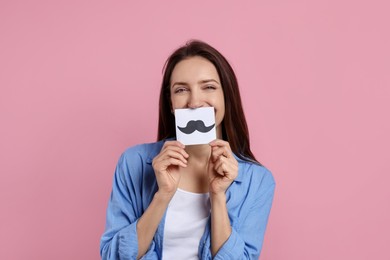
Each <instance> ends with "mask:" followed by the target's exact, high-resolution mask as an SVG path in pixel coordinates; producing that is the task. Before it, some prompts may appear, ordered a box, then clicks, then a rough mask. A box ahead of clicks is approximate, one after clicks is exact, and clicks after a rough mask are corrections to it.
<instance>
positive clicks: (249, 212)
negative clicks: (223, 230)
mask: <svg viewBox="0 0 390 260" xmlns="http://www.w3.org/2000/svg"><path fill="white" fill-rule="evenodd" d="M163 144H164V141H160V142H156V143H150V144H142V145H137V146H134V147H130V148H128V149H127V150H126V151H125V152H124V153H123V154H122V155H121V157H120V159H119V161H118V164H117V166H116V169H115V174H114V179H113V187H112V192H111V197H110V200H109V203H108V208H107V220H106V228H105V231H104V234H103V236H102V238H101V242H100V254H101V256H102V259H112V260H114V259H122V260H123V259H125V260H127V259H136V257H137V254H138V239H137V228H136V225H137V221H138V219H139V218H140V217H141V216H142V214H143V213H144V212H145V210H146V209H147V208H148V206H149V204H150V202H151V201H152V199H153V196H154V194H155V192H156V191H157V189H158V186H157V182H156V178H155V175H154V170H153V168H152V160H153V158H154V157H155V156H156V155H157V154H158V153H159V152H160V150H161V148H162V145H163ZM236 159H237V161H238V164H239V172H238V176H237V178H236V179H235V180H234V181H233V183H232V184H231V185H230V187H229V188H228V190H227V191H226V204H227V209H228V215H229V219H230V223H231V226H232V233H231V235H230V237H229V238H228V240H227V241H226V242H225V243H224V244H223V245H222V247H221V248H220V249H219V251H218V252H217V254H216V255H215V256H214V259H224V260H226V259H258V257H259V255H260V251H261V247H262V244H263V238H264V233H265V229H266V225H267V221H268V216H269V213H270V210H271V205H272V200H273V195H274V189H275V181H274V178H273V176H272V174H271V172H270V171H268V170H267V169H266V168H264V167H263V166H260V165H258V164H255V163H251V162H247V161H244V160H241V159H239V158H238V157H236ZM165 214H166V213H165ZM164 223H165V215H164V217H163V218H162V220H161V222H160V224H159V226H158V228H157V231H156V234H155V236H154V238H153V241H152V243H151V245H150V247H149V249H148V251H147V253H146V254H145V255H144V256H143V258H142V259H161V258H162V251H163V248H162V245H163V239H164V236H163V235H164ZM210 229H211V226H210V218H209V221H208V223H207V225H206V228H205V232H204V234H203V236H202V238H201V240H200V242H199V248H198V255H199V259H212V254H211V241H210V239H211V236H210Z"/></svg>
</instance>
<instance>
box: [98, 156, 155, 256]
mask: <svg viewBox="0 0 390 260" xmlns="http://www.w3.org/2000/svg"><path fill="white" fill-rule="evenodd" d="M133 157H137V156H132V157H131V158H126V154H125V153H124V154H122V156H121V157H120V159H119V161H118V164H117V166H116V169H115V174H114V178H113V185H112V191H111V196H110V200H109V202H108V208H107V216H106V227H105V231H104V233H103V235H102V238H101V241H100V255H101V257H102V259H104V260H106V259H107V260H116V259H121V260H130V259H136V257H137V254H138V236H137V221H138V218H139V217H140V216H141V215H142V212H141V207H140V204H141V200H140V199H139V197H140V195H139V194H140V191H139V190H138V189H139V187H140V184H139V181H140V180H139V179H140V178H141V177H140V176H137V175H140V174H141V173H140V172H139V169H137V167H138V166H137V165H139V164H140V161H139V160H141V158H140V157H139V156H138V158H133ZM137 160H138V161H137ZM132 171H135V172H132ZM131 174H132V175H131ZM153 243H154V242H152V244H153ZM153 247H154V246H153V245H151V248H153Z"/></svg>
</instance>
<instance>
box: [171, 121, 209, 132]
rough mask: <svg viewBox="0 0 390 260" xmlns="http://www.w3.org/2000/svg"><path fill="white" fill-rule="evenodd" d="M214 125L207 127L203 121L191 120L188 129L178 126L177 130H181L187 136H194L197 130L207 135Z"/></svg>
mask: <svg viewBox="0 0 390 260" xmlns="http://www.w3.org/2000/svg"><path fill="white" fill-rule="evenodd" d="M214 125H215V124H212V125H211V126H205V124H204V122H203V121H202V120H190V121H188V123H187V126H186V127H180V126H177V128H179V130H180V131H182V132H183V133H185V134H192V133H193V132H195V130H198V131H199V132H201V133H207V132H208V131H210V130H211V129H213V128H214Z"/></svg>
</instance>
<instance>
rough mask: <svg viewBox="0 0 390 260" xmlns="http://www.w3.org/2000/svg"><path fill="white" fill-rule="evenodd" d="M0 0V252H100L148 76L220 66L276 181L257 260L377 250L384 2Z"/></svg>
mask: <svg viewBox="0 0 390 260" xmlns="http://www.w3.org/2000/svg"><path fill="white" fill-rule="evenodd" d="M138 2H141V1H86V0H78V1H48V0H47V1H26V0H25V1H1V3H0V37H1V40H0V87H1V91H0V173H1V175H0V178H1V179H0V205H1V214H0V259H57V260H62V259H99V253H98V252H99V239H100V236H101V234H102V232H103V229H104V223H105V210H106V206H107V202H108V198H109V194H110V190H111V181H112V175H113V172H114V168H115V165H116V162H117V160H118V158H119V156H120V154H121V153H122V152H123V151H124V149H125V148H126V147H128V146H131V145H134V144H137V143H142V142H151V141H154V140H155V138H156V131H157V109H158V107H157V100H158V91H159V87H160V81H161V77H162V74H161V70H162V66H163V64H164V62H165V59H166V58H167V57H168V55H169V54H170V53H171V51H172V50H173V49H175V48H176V47H178V46H179V45H181V44H183V43H184V42H185V41H186V40H188V39H190V38H198V39H202V40H205V41H207V42H209V43H210V44H212V45H213V46H215V47H216V48H217V49H219V50H220V51H221V52H222V53H223V54H224V55H225V56H226V57H227V58H228V59H229V61H230V62H231V63H232V65H233V67H234V68H235V70H236V72H237V76H238V78H239V82H240V86H241V90H242V98H243V102H244V108H245V112H246V116H247V120H248V123H249V128H250V132H251V140H252V148H253V150H254V152H255V154H256V155H257V157H258V159H259V160H260V161H261V162H262V163H263V164H265V165H266V166H267V167H268V168H269V169H270V170H272V172H273V174H274V176H275V178H276V181H277V190H276V195H275V200H274V206H273V209H272V212H271V218H270V221H269V225H268V228H267V233H266V239H265V243H264V247H263V252H262V256H261V259H262V260H286V259H288V260H313V259H316V260H322V259H324V260H325V259H326V260H328V259H332V260H338V259H340V260H341V259H354V260H363V259H376V260H382V259H383V260H385V259H390V250H389V243H390V203H389V199H390V188H389V187H388V186H389V184H390V177H389V173H390V166H389V161H390V160H389V159H390V151H389V146H390V138H389V132H390V120H389V111H390V105H389V103H390V102H389V101H390V76H389V75H390V51H389V49H390V48H389V46H390V29H389V26H390V19H389V18H388V14H389V10H390V6H389V4H388V1H386V0H383V1H346V0H341V1H340V0H330V1H329V0H328V1H312V0H299V1H286V0H285V1H283V0H276V1H261V2H260V1H259V2H260V3H259V2H255V1H247V2H246V1H235V2H234V3H227V2H228V1H204V2H202V1H192V2H190V1H171V2H170V4H169V5H168V4H164V3H165V2H166V1H160V2H157V1H156V2H155V3H149V2H148V1H143V2H142V3H138Z"/></svg>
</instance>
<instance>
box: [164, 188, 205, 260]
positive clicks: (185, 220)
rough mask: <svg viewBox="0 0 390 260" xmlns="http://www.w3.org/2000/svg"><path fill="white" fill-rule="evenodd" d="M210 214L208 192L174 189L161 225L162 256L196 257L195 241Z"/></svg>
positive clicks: (196, 242) (175, 257) (198, 237)
mask: <svg viewBox="0 0 390 260" xmlns="http://www.w3.org/2000/svg"><path fill="white" fill-rule="evenodd" d="M209 215H210V200H209V194H208V193H192V192H188V191H185V190H181V189H177V191H176V193H175V195H174V196H173V198H172V200H171V202H170V203H169V205H168V209H167V214H166V217H165V225H164V239H163V257H162V258H163V259H164V260H168V259H169V260H175V259H180V260H182V259H186V260H187V259H188V260H190V259H199V257H198V247H199V241H200V239H201V237H202V235H203V233H204V229H205V227H206V223H207V220H208V217H209Z"/></svg>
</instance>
